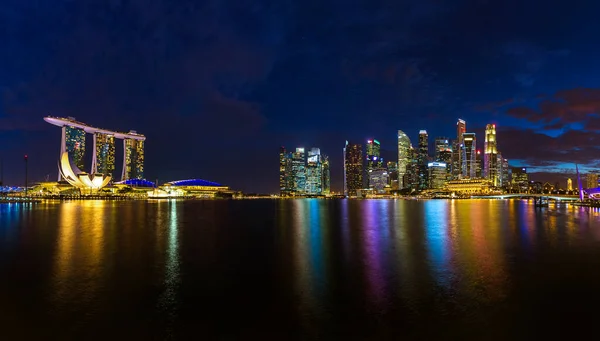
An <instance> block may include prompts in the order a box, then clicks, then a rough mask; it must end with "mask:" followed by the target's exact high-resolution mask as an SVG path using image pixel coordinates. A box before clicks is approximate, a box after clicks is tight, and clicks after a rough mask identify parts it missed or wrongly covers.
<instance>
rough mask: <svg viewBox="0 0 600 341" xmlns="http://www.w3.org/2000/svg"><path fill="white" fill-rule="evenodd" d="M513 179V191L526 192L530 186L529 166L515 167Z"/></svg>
mask: <svg viewBox="0 0 600 341" xmlns="http://www.w3.org/2000/svg"><path fill="white" fill-rule="evenodd" d="M511 181H512V186H511V187H512V190H513V191H516V192H519V193H526V192H527V191H528V188H529V176H528V175H527V168H525V167H520V168H513V169H512V179H511Z"/></svg>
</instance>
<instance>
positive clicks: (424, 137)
mask: <svg viewBox="0 0 600 341" xmlns="http://www.w3.org/2000/svg"><path fill="white" fill-rule="evenodd" d="M417 162H418V164H419V172H418V175H419V189H420V190H424V189H427V187H429V173H428V171H427V164H428V163H429V135H428V134H427V131H426V130H421V131H419V154H418V156H417Z"/></svg>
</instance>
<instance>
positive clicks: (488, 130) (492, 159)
mask: <svg viewBox="0 0 600 341" xmlns="http://www.w3.org/2000/svg"><path fill="white" fill-rule="evenodd" d="M483 153H484V154H483V177H484V178H485V179H488V180H490V182H491V183H492V186H497V187H499V186H500V173H499V172H498V167H499V166H501V165H498V146H497V143H496V125H495V124H488V125H487V126H486V127H485V145H484V148H483ZM501 162H502V161H500V163H501Z"/></svg>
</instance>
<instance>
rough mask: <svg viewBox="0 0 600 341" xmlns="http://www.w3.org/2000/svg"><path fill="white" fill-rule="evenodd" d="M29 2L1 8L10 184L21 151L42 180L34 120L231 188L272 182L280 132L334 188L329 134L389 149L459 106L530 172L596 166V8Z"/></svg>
mask: <svg viewBox="0 0 600 341" xmlns="http://www.w3.org/2000/svg"><path fill="white" fill-rule="evenodd" d="M28 3H29V2H28V1H10V0H9V1H8V2H7V3H4V4H3V5H2V6H3V9H4V8H6V10H4V11H0V19H1V20H2V22H4V23H5V24H6V25H7V29H6V30H5V31H3V32H1V33H0V35H1V36H2V38H3V41H5V42H6V44H5V48H4V49H3V51H2V52H0V62H1V63H2V65H3V68H2V71H1V72H0V76H1V77H0V79H2V84H0V86H2V94H1V96H0V102H1V103H0V129H1V132H0V157H1V158H2V159H3V160H4V163H5V167H4V173H5V174H4V181H5V182H6V183H11V184H19V183H22V182H23V179H22V176H21V173H22V169H21V167H18V166H17V165H18V162H19V161H20V160H22V158H23V155H25V154H27V155H29V162H30V178H31V180H32V181H41V180H44V179H45V178H46V177H47V176H49V177H50V178H51V179H53V178H54V177H55V175H56V155H57V152H56V150H55V148H54V146H53V145H52V144H51V143H49V141H53V138H54V136H55V131H54V130H52V129H51V128H52V127H48V126H47V125H44V124H43V122H40V117H43V116H46V115H56V116H62V117H68V116H74V117H77V118H78V119H80V120H82V121H84V122H94V123H95V124H97V125H99V126H106V127H114V128H115V129H117V130H123V131H127V130H128V129H130V128H132V127H134V128H136V129H137V130H139V131H143V132H144V134H145V135H146V136H147V137H148V139H149V140H150V141H153V143H150V144H148V145H147V146H146V154H147V155H148V157H147V158H146V160H145V170H144V175H145V177H146V178H149V179H153V180H154V179H157V178H158V179H183V178H196V177H200V178H206V179H215V180H218V181H219V182H222V183H227V184H229V185H231V186H232V187H234V188H239V189H241V190H244V191H246V192H269V193H276V192H277V184H276V183H273V180H272V179H273V178H275V177H276V176H277V174H276V168H277V167H276V166H273V165H274V164H275V162H276V159H275V160H274V159H273V158H272V153H271V152H269V151H272V150H273V148H276V147H277V146H279V145H282V144H285V145H290V146H302V145H303V146H319V147H320V148H321V150H322V151H323V152H324V153H326V154H328V155H329V156H330V163H331V167H332V168H331V174H332V186H333V187H334V188H335V189H338V190H339V189H340V188H342V179H341V178H340V176H339V174H342V164H343V160H342V156H341V155H340V153H339V152H337V151H338V150H339V145H340V141H345V140H349V141H360V142H361V143H364V140H365V139H368V138H377V140H378V141H379V142H381V145H382V154H384V157H385V158H387V160H391V158H390V156H389V155H388V154H391V153H395V152H396V151H395V150H396V148H395V147H393V146H395V145H396V144H397V130H402V131H404V132H406V133H407V134H408V135H409V136H410V138H411V141H413V144H415V141H417V136H416V133H415V132H418V131H419V130H420V129H427V132H428V133H429V136H430V138H434V137H438V136H447V137H449V138H453V137H454V136H456V130H455V129H456V128H455V127H454V124H455V123H456V118H457V117H460V118H462V119H464V120H466V121H467V122H468V130H469V131H470V132H475V133H476V135H477V138H478V141H480V142H481V141H484V137H485V132H484V130H485V126H486V125H487V124H490V123H491V124H496V125H497V126H498V129H499V132H500V130H501V131H502V133H503V134H506V135H507V136H511V138H510V139H504V140H503V141H502V142H501V143H502V147H500V151H501V152H502V155H503V157H506V158H508V159H509V160H510V162H511V164H512V165H514V166H526V167H528V169H529V170H530V171H531V173H532V174H537V175H535V176H536V177H537V178H539V179H541V180H544V181H545V180H548V181H551V182H555V181H557V180H561V181H562V180H564V179H565V178H566V177H568V176H572V172H573V171H572V169H573V168H574V167H573V165H574V164H575V163H577V164H579V165H580V169H581V171H582V172H583V173H587V172H589V171H590V170H594V169H598V168H599V166H600V165H599V162H598V159H599V157H598V156H599V155H600V152H599V150H598V147H597V146H598V141H599V140H600V134H599V133H598V131H597V128H598V127H600V125H599V123H600V119H599V118H598V117H597V114H598V113H599V112H600V105H599V104H598V103H600V89H599V88H600V85H599V84H598V81H597V79H598V78H599V77H598V76H600V66H598V65H597V62H596V61H597V60H598V57H599V56H600V51H598V50H597V49H595V48H592V49H590V48H589V41H590V39H594V37H593V35H592V34H593V32H597V31H598V30H599V29H600V23H598V22H597V20H595V18H594V17H593V13H596V12H598V10H600V4H595V3H589V4H588V5H587V6H581V7H575V6H573V7H572V8H562V7H561V6H545V7H544V6H542V7H543V11H544V12H543V15H539V14H540V13H539V11H540V10H541V9H540V8H539V6H534V4H523V3H521V2H519V3H517V2H514V1H503V2H499V1H487V2H485V1H465V2H456V1H435V2H433V1H428V0H424V1H421V0H419V1H417V0H409V1H402V2H397V1H384V2H382V3H381V4H379V5H378V6H371V5H368V4H367V3H364V2H358V3H339V2H331V1H322V2H321V5H320V6H317V7H312V6H311V5H310V4H308V3H302V2H292V3H290V2H287V1H281V2H278V3H277V4H275V5H273V4H269V3H267V2H264V1H260V0H259V1H255V2H252V4H249V3H248V4H246V3H229V2H217V1H212V0H209V1H205V2H202V3H201V4H198V6H197V7H195V8H194V9H190V8H188V7H186V5H185V4H182V3H179V2H177V1H175V2H166V1H164V0H148V1H146V2H144V6H138V5H139V3H138V2H136V1H131V2H106V3H102V4H99V5H98V6H92V5H90V4H89V3H87V2H60V4H56V3H52V4H51V3H50V2H44V1H41V2H36V4H28ZM164 11H168V12H169V13H172V15H169V16H164V15H161V13H164ZM481 13H484V14H485V15H481ZM484 17H485V18H489V20H488V19H486V20H483V19H482V18H484ZM39 18H42V19H39ZM80 18H85V19H86V20H80ZM88 19H89V20H88ZM509 21H510V23H511V25H506V22H509ZM556 22H561V25H556ZM107 51H109V52H108V53H107ZM40 61H41V62H40ZM154 141H156V142H157V143H154ZM524 141H526V142H524ZM430 143H431V141H430ZM524 143H527V146H528V148H522V146H523V144H524ZM86 148H87V149H88V150H89V149H90V148H91V143H88V145H86ZM480 148H481V149H483V146H480ZM386 149H387V150H386ZM115 154H116V158H117V159H119V160H120V159H121V157H122V155H121V154H122V150H121V148H116V151H115ZM85 161H86V162H91V160H85ZM239 164H243V165H253V167H247V170H246V171H247V173H245V175H246V176H239V174H238V172H239V170H238V165H239ZM12 165H15V166H12ZM86 166H89V164H87V165H86ZM119 171H120V170H116V171H115V176H116V177H118V176H119V175H120V174H118V173H119Z"/></svg>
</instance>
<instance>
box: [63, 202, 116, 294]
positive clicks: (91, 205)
mask: <svg viewBox="0 0 600 341" xmlns="http://www.w3.org/2000/svg"><path fill="white" fill-rule="evenodd" d="M106 205H107V202H106V201H83V202H66V203H63V204H61V205H60V208H59V211H60V221H59V227H58V228H59V230H58V238H57V248H56V250H57V251H56V256H55V264H54V271H53V274H54V275H53V277H54V287H55V291H54V294H55V300H56V301H57V302H61V303H62V304H67V305H68V304H72V303H74V302H77V304H86V303H91V302H93V301H95V300H97V299H98V295H99V294H100V292H101V290H102V289H103V287H102V285H103V280H106V278H105V274H104V269H105V264H104V229H105V228H106V227H107V223H106V221H105V220H106V216H107V215H106V210H105V206H106Z"/></svg>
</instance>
